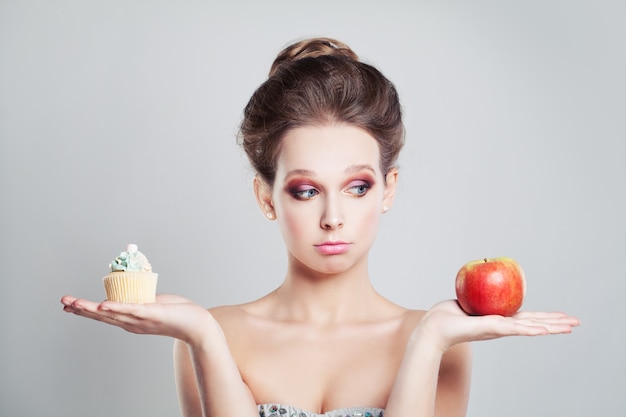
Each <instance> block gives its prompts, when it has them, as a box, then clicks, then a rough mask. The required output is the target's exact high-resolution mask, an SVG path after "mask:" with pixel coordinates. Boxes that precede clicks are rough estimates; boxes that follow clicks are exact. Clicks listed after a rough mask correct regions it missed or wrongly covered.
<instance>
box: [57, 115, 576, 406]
mask: <svg viewBox="0 0 626 417" xmlns="http://www.w3.org/2000/svg"><path fill="white" fill-rule="evenodd" d="M277 163H278V165H277V168H278V170H277V175H276V180H275V183H274V184H267V183H265V182H264V181H263V180H261V179H260V178H258V177H257V178H255V180H254V191H255V194H256V197H257V201H258V203H259V207H260V208H261V210H262V211H263V213H264V215H267V214H269V216H268V218H272V219H276V221H277V222H278V226H279V229H280V231H281V233H282V236H283V239H284V241H285V245H286V249H287V252H288V268H287V273H286V276H285V279H284V282H283V283H282V285H281V286H280V287H279V288H277V289H276V290H274V291H273V292H271V293H270V294H267V295H266V296H264V297H262V298H260V299H258V300H256V301H252V302H250V303H246V304H243V305H236V306H222V307H217V308H212V309H210V310H206V309H204V308H202V307H200V306H198V305H197V304H194V303H193V302H191V301H189V300H187V299H184V298H182V297H179V296H173V295H159V296H157V302H156V303H153V304H143V305H135V304H120V303H113V302H109V301H105V302H103V303H96V302H91V301H87V300H83V299H77V298H75V297H72V296H64V297H63V298H62V300H61V302H62V303H63V305H64V310H65V311H67V312H71V313H74V314H77V315H80V316H84V317H87V318H91V319H94V320H99V321H102V322H105V323H108V324H112V325H115V326H118V327H121V328H122V329H125V330H127V331H129V332H133V333H140V334H146V333H147V334H158V335H164V336H170V337H173V338H175V339H176V342H175V344H174V365H175V375H176V384H177V389H178V394H179V399H180V404H181V410H182V414H183V416H185V417H191V416H217V415H221V414H223V413H224V412H225V410H228V411H227V412H228V414H231V415H237V416H241V417H245V416H250V417H258V411H257V404H263V403H279V404H289V405H292V406H295V407H298V408H301V409H304V410H308V411H313V412H317V413H323V412H326V411H330V410H333V409H337V408H345V407H353V406H369V407H379V408H384V409H385V417H396V416H398V417H400V416H402V417H405V416H416V417H426V416H428V417H430V416H438V417H453V416H464V415H465V413H466V409H467V403H468V398H469V388H470V377H471V352H470V348H469V344H468V342H472V341H479V340H488V339H494V338H499V337H505V336H536V335H547V334H559V333H570V332H571V331H572V328H573V327H575V326H577V325H578V320H577V319H576V318H574V317H570V316H568V315H566V314H563V313H541V312H522V313H518V314H516V315H515V316H513V317H501V316H484V317H469V316H467V315H466V314H465V313H463V311H462V310H461V309H460V308H459V306H458V303H457V302H456V301H455V300H447V301H443V302H441V303H438V304H436V305H435V306H433V307H432V308H431V309H430V310H428V311H421V310H409V309H406V308H403V307H400V306H398V305H396V304H394V303H392V302H391V301H389V300H387V299H385V298H384V297H382V296H381V295H380V294H378V293H377V292H376V291H375V289H374V288H373V287H372V285H371V282H370V278H369V275H368V266H367V264H368V253H369V250H370V249H371V247H372V244H373V242H374V240H375V237H376V232H377V230H378V223H379V219H380V216H381V215H382V214H383V212H385V211H386V209H385V208H387V209H389V208H391V207H392V206H393V201H394V196H395V192H396V186H397V182H398V171H397V170H396V169H391V170H390V171H389V172H387V173H383V172H382V171H381V168H380V159H379V148H378V143H377V142H376V141H375V139H374V138H373V137H372V136H371V135H370V134H369V133H368V132H366V131H364V130H362V129H360V128H357V127H354V126H351V125H345V124H331V125H323V126H309V127H300V128H296V129H293V130H291V131H289V132H288V133H287V134H286V136H285V137H284V138H283V143H282V147H281V151H280V154H279V156H278V161H277ZM336 242H341V243H342V246H341V247H339V246H332V243H336ZM337 248H339V249H340V250H339V249H337ZM335 250H337V253H335V252H334V251H335Z"/></svg>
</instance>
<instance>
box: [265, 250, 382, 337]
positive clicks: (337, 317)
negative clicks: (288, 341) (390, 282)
mask: <svg viewBox="0 0 626 417" xmlns="http://www.w3.org/2000/svg"><path fill="white" fill-rule="evenodd" d="M274 295H275V297H277V298H278V301H279V305H280V306H281V313H282V314H281V315H283V316H284V318H285V319H286V320H290V321H302V322H310V323H315V324H319V325H331V324H339V323H348V322H359V321H364V320H367V319H368V317H369V315H368V313H369V311H370V310H369V309H368V308H367V306H368V305H370V304H371V303H373V302H375V301H376V300H381V299H382V297H380V295H379V294H378V293H377V292H376V291H375V290H374V288H373V287H372V285H371V282H370V279H369V275H368V268H367V259H364V260H363V262H360V263H359V264H357V265H354V266H353V267H352V268H351V269H349V270H347V271H343V272H341V273H336V274H324V273H320V272H317V271H312V270H310V269H308V268H306V267H304V266H302V265H301V264H299V263H298V262H297V261H296V260H293V259H291V260H290V262H289V269H288V271H287V275H286V277H285V281H284V283H283V284H282V285H281V286H280V287H279V288H278V289H277V290H276V291H275V293H274Z"/></svg>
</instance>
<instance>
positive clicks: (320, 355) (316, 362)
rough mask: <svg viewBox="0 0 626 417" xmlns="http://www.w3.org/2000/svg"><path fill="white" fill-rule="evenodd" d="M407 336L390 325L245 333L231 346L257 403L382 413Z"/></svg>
mask: <svg viewBox="0 0 626 417" xmlns="http://www.w3.org/2000/svg"><path fill="white" fill-rule="evenodd" d="M407 337H408V335H407V334H406V332H404V331H403V330H402V328H401V327H400V326H398V325H397V324H394V323H386V324H383V325H380V324H378V325H364V326H344V327H341V328H337V329H332V330H314V329H310V328H307V327H303V326H277V328H275V329H269V328H254V327H253V328H249V329H248V331H247V332H245V335H242V334H241V333H240V336H239V337H237V340H236V341H234V343H233V346H232V347H231V349H232V351H233V355H234V357H235V361H236V362H237V364H238V366H239V369H240V372H241V374H242V377H243V379H244V381H245V382H246V383H247V385H248V387H249V388H250V390H251V392H252V394H253V395H254V397H255V399H256V401H257V403H260V404H262V403H272V402H278V403H283V404H294V405H297V406H299V407H301V408H304V409H308V410H312V411H319V412H321V411H325V410H332V409H335V408H341V407H350V406H373V407H380V408H384V406H385V404H386V402H387V398H388V396H389V392H390V390H391V387H392V385H393V382H394V380H395V376H396V373H397V370H398V368H399V366H400V362H401V360H402V355H403V353H404V348H405V346H406V340H407Z"/></svg>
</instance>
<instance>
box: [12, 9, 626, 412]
mask: <svg viewBox="0 0 626 417" xmlns="http://www.w3.org/2000/svg"><path fill="white" fill-rule="evenodd" d="M625 21H626V6H624V3H623V2H620V1H615V2H609V1H594V2H591V1H588V2H583V1H523V2H522V1H519V2H501V1H495V0H494V1H459V2H436V1H428V2H425V1H421V2H409V1H405V2H402V1H398V0H396V1H387V2H384V5H383V3H382V2H378V1H377V2H374V1H356V0H355V1H343V2H342V1H337V0H335V1H326V0H319V1H315V2H297V1H283V2H280V1H268V2H254V1H247V2H239V3H237V2H232V3H231V4H229V5H225V4H221V3H217V2H211V1H180V2H175V1H153V0H150V1H147V0H146V1H121V0H113V1H92V0H87V1H86V0H75V1H71V0H59V1H54V2H53V1H47V0H46V1H44V0H41V1H35V0H23V1H9V0H2V1H0V199H1V204H0V271H1V272H0V274H1V280H0V297H1V299H0V326H1V333H0V334H1V336H0V337H2V354H1V355H0V381H1V382H0V384H1V386H0V415H2V416H29V417H32V416H48V417H50V416H53V417H54V416H65V417H72V416H77V417H78V416H80V417H84V416H90V417H98V416H118V417H124V416H173V415H178V405H177V399H176V394H175V389H174V381H173V376H172V365H171V345H172V341H171V340H168V339H165V338H160V337H155V336H136V335H131V334H128V333H125V332H124V331H121V330H119V329H117V328H113V327H108V326H106V325H103V324H100V323H95V322H91V321H88V320H83V319H80V318H77V317H74V316H70V315H67V314H64V313H63V312H62V311H61V305H60V304H59V298H60V297H61V295H63V294H65V293H70V294H74V295H78V296H82V297H87V298H90V299H94V300H101V299H103V298H104V290H103V288H102V283H101V280H100V278H101V277H102V276H103V275H104V274H105V273H106V268H107V264H108V262H109V261H110V260H111V259H112V258H113V257H114V256H116V255H117V253H118V252H119V251H120V250H122V249H123V248H124V247H125V245H126V244H127V243H129V242H134V243H137V244H138V245H139V247H140V249H141V250H142V251H144V252H145V253H146V254H147V255H148V257H149V258H150V259H151V261H152V264H153V266H154V268H155V270H156V271H157V272H159V274H160V284H159V291H160V292H173V293H179V294H183V295H186V296H189V297H191V298H193V299H194V300H196V301H197V302H199V303H201V304H203V305H207V306H213V305H218V304H230V303H239V302H243V301H247V300H250V299H253V298H256V297H259V296H261V295H262V294H264V293H265V292H267V291H270V290H272V289H273V288H275V287H276V286H277V285H278V284H279V283H280V282H281V278H282V275H283V272H284V260H285V256H284V249H283V246H282V241H281V239H280V236H279V233H278V231H277V230H276V228H275V223H270V222H267V221H265V220H264V218H263V216H262V214H261V213H260V212H259V210H258V209H257V207H256V204H255V202H254V199H253V193H252V189H251V178H252V173H251V171H250V169H249V168H248V165H247V162H246V161H245V159H244V157H243V156H242V153H241V151H240V149H239V148H238V147H237V146H236V145H235V133H236V130H237V125H238V123H239V121H240V117H241V113H242V109H243V107H244V105H245V104H246V102H247V100H248V98H249V96H250V94H251V93H252V91H253V90H254V89H255V88H256V87H257V86H258V85H259V84H260V83H261V82H262V81H263V80H264V79H265V77H266V73H267V70H268V69H269V66H270V63H271V61H272V60H273V58H274V56H275V54H276V53H277V52H278V51H279V50H280V49H281V48H282V47H283V46H284V45H286V44H287V43H288V42H290V41H292V40H294V39H299V38H302V37H307V36H315V35H328V36H333V37H337V38H338V39H341V40H344V41H346V42H347V43H348V44H350V45H351V46H352V47H353V48H354V50H355V51H356V52H357V53H358V54H360V56H361V57H362V58H363V59H364V60H366V61H369V62H371V63H373V64H374V65H376V66H378V67H379V68H380V69H381V70H382V71H383V72H385V73H386V74H387V75H388V76H389V78H391V79H392V80H393V81H394V82H395V83H396V85H397V86H398V89H399V91H400V94H401V98H402V102H403V105H404V109H405V114H406V126H407V134H408V136H407V139H408V143H407V146H406V150H405V152H404V154H403V156H402V158H401V161H400V163H401V175H402V177H401V185H400V191H399V195H398V199H397V204H396V205H395V206H394V208H393V210H392V211H391V212H390V213H389V214H388V215H386V216H385V217H384V220H383V224H382V230H381V231H380V234H379V240H378V241H377V243H376V245H375V248H374V250H373V253H372V259H371V271H372V279H373V281H374V284H375V286H376V287H377V288H378V290H379V291H380V292H381V293H383V294H384V295H386V296H388V297H389V298H391V299H393V300H394V301H396V302H398V303H400V304H403V305H405V306H408V307H413V308H427V307H429V306H430V305H432V304H433V303H435V302H436V301H438V300H440V299H444V298H450V297H453V296H454V289H453V281H454V276H455V274H456V272H457V270H458V268H459V267H460V266H461V265H462V264H463V263H465V262H466V261H468V260H472V259H477V258H482V257H493V256H501V255H505V256H511V257H513V258H516V259H517V260H518V261H519V262H520V263H521V264H522V265H523V266H524V268H525V269H526V273H527V278H528V287H529V292H528V295H527V299H526V301H525V306H524V308H526V309H541V310H544V309H548V310H552V309H557V310H565V311H567V312H570V313H572V314H575V315H577V316H579V317H580V318H581V320H582V322H583V326H582V327H581V328H579V329H577V330H576V331H575V333H574V334H573V335H570V336H557V337H549V338H534V339H520V338H517V339H507V340H499V341H493V342H485V343H476V344H474V350H475V366H474V376H473V387H472V394H471V400H470V407H469V413H468V415H469V416H474V417H478V416H498V415H506V416H508V417H515V416H520V417H521V416H524V417H526V416H555V415H561V416H570V417H578V416H579V417H588V416H592V415H595V416H600V415H601V416H624V415H625V414H626V397H625V396H624V379H623V377H624V375H625V374H626V360H625V359H624V353H623V352H624V342H625V337H624V329H625V326H624V322H623V319H624V317H625V316H626V308H625V303H624V302H623V294H624V291H625V290H626V286H625V284H624V282H625V278H626V277H625V273H624V266H623V265H624V257H625V254H626V250H625V249H626V237H625V236H626V233H625V232H626V230H625V229H626V222H625V221H624V212H625V211H626V199H625V192H624V179H626V169H625V166H626V163H625V162H624V159H625V157H626V145H625V141H624V139H625V136H626V135H625V134H626V122H625V120H626V117H624V115H625V110H626V105H625V97H626V81H625V76H624V74H626V29H625ZM354 307H355V308H367V306H365V305H363V306H359V305H355V306H354ZM267 337H268V338H269V337H272V335H271V334H268V335H267ZM372 343H375V341H372ZM268 378H271V375H268ZM225 412H226V410H225Z"/></svg>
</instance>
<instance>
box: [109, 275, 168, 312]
mask: <svg viewBox="0 0 626 417" xmlns="http://www.w3.org/2000/svg"><path fill="white" fill-rule="evenodd" d="M157 277H158V274H156V273H154V272H112V273H111V274H109V275H107V276H106V277H104V278H103V282H104V289H105V291H106V294H107V300H109V301H116V302H118V303H135V304H144V303H154V301H155V297H156V287H157Z"/></svg>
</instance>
